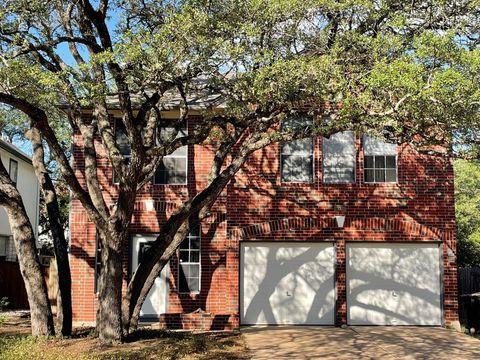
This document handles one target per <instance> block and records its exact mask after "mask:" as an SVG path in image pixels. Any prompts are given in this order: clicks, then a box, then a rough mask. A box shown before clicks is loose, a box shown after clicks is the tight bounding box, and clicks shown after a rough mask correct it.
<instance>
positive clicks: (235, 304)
mask: <svg viewBox="0 0 480 360" xmlns="http://www.w3.org/2000/svg"><path fill="white" fill-rule="evenodd" d="M194 121H195V118H194V117H193V118H191V119H190V120H189V123H190V124H191V123H193V122H194ZM75 144H76V146H74V164H75V167H76V169H77V171H79V173H80V172H81V170H82V165H83V161H82V155H81V152H80V149H79V146H78V145H80V144H81V138H80V136H78V135H76V137H75ZM356 147H357V165H356V182H355V183H352V184H324V183H323V182H322V146H321V139H320V138H317V139H316V141H315V150H314V182H313V183H310V184H288V183H282V182H281V180H280V168H279V145H278V144H276V145H272V146H270V147H268V148H266V149H263V150H260V151H258V152H256V153H255V154H254V155H253V156H252V157H251V159H250V160H249V161H248V163H247V164H246V165H245V166H244V168H243V169H242V170H241V171H240V172H239V174H238V175H237V176H236V178H235V180H234V181H232V182H231V183H230V184H229V185H228V187H227V188H226V189H225V191H224V192H223V193H222V195H221V196H220V198H219V199H218V201H217V202H216V205H215V207H214V209H213V211H212V215H211V216H210V217H209V218H208V219H206V220H205V221H204V222H203V224H202V240H201V241H202V258H201V265H202V279H201V291H200V293H199V294H192V295H188V294H178V292H177V290H176V281H175V279H176V271H177V270H176V269H177V266H176V264H177V263H176V261H177V260H176V259H172V261H171V266H170V268H171V273H170V279H169V296H168V313H167V314H165V315H162V317H161V322H162V324H163V325H164V326H166V327H172V328H206V329H224V328H226V329H232V328H236V327H238V326H239V247H240V242H241V241H245V240H248V241H252V240H263V241H265V240H268V241H282V240H288V241H311V242H316V241H335V244H336V254H337V255H336V256H337V263H336V293H337V303H336V312H337V314H336V323H337V325H341V324H344V323H346V311H347V307H346V273H345V266H346V263H345V246H346V243H347V242H349V241H392V242H393V241H435V242H441V243H442V244H443V285H444V289H443V290H444V295H443V311H444V320H445V324H446V325H449V324H451V323H453V322H455V321H456V320H458V316H457V283H456V278H457V275H456V274H457V267H456V264H455V262H454V261H453V262H451V261H449V258H448V256H447V250H448V249H449V248H450V249H451V250H452V251H453V252H455V251H456V250H455V217H454V190H453V169H452V166H451V164H450V162H449V160H448V159H444V158H439V157H433V156H426V155H420V154H418V153H417V152H416V151H415V150H413V149H412V148H411V147H409V146H406V145H404V146H399V147H398V183H396V184H366V183H364V181H363V152H362V149H361V141H360V139H358V138H357V141H356ZM98 151H99V162H98V163H99V176H100V181H101V183H102V186H103V187H104V189H105V192H106V193H108V195H107V196H108V197H110V198H112V199H114V198H115V194H116V191H117V189H116V186H115V185H112V171H111V168H110V167H109V166H108V161H107V159H106V158H105V154H104V153H103V152H102V149H101V147H99V148H98ZM212 156H213V155H212V150H211V149H209V148H208V147H201V146H191V147H190V148H189V150H188V179H189V181H188V185H153V184H149V185H147V186H146V187H145V189H144V190H143V191H142V192H141V193H140V194H139V196H138V199H137V201H136V204H135V213H134V216H133V220H132V226H131V233H132V234H149V233H152V234H153V233H155V232H157V231H158V230H159V225H161V224H162V222H164V221H165V217H166V216H168V215H169V213H170V212H171V211H172V210H173V209H175V207H176V206H177V204H179V203H180V202H181V201H182V200H185V199H187V198H188V197H190V196H192V195H194V194H195V193H196V192H197V191H199V190H201V189H202V188H203V186H204V185H205V183H206V177H207V174H208V172H209V169H210V164H211V161H212ZM147 201H150V204H152V201H153V205H154V206H153V209H154V210H150V211H147V209H149V208H150V209H151V207H150V206H149V207H147V205H146V204H147ZM336 215H344V216H345V218H346V220H345V225H344V227H343V228H342V229H339V228H337V227H336V225H335V222H334V216H336ZM70 216H71V219H70V229H71V267H72V277H73V279H72V283H73V312H74V320H76V321H78V322H93V321H94V319H95V293H94V279H95V276H94V274H95V244H96V239H95V226H94V225H93V224H92V223H91V222H90V221H89V220H88V218H87V215H86V214H85V212H84V210H83V209H82V207H81V205H80V203H79V202H78V201H76V200H74V201H73V202H72V206H71V215H70ZM129 256H130V254H129V246H128V244H126V246H125V269H126V271H125V279H127V278H128V259H129Z"/></svg>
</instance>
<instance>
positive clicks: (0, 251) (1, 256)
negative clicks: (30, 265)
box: [0, 235, 8, 260]
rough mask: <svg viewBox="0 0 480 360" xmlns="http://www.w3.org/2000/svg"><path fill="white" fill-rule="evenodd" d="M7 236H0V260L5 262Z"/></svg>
mask: <svg viewBox="0 0 480 360" xmlns="http://www.w3.org/2000/svg"><path fill="white" fill-rule="evenodd" d="M7 242H8V236H4V235H0V260H5V257H6V256H7Z"/></svg>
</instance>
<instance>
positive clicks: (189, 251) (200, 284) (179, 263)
mask: <svg viewBox="0 0 480 360" xmlns="http://www.w3.org/2000/svg"><path fill="white" fill-rule="evenodd" d="M197 238H198V240H199V242H198V243H199V247H198V250H197V249H193V250H192V249H191V239H197ZM187 239H188V249H181V248H180V247H179V248H178V253H177V257H178V263H177V279H176V280H177V291H178V293H179V294H199V293H200V291H201V290H202V230H201V226H200V225H198V236H195V235H192V234H191V232H189V233H188V235H187V237H186V238H185V239H184V240H183V241H185V240H187ZM183 241H182V242H183ZM181 252H188V261H181V260H180V258H181V257H180V253H181ZM192 252H198V262H190V254H191V253H192ZM182 265H198V290H197V291H182V290H181V289H180V267H181V266H182ZM185 280H187V277H185ZM187 284H188V281H187Z"/></svg>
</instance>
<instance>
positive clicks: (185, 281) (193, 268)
mask: <svg viewBox="0 0 480 360" xmlns="http://www.w3.org/2000/svg"><path fill="white" fill-rule="evenodd" d="M200 240H201V239H200V226H197V227H195V229H194V230H192V231H190V233H189V234H188V235H187V237H186V238H185V239H184V240H183V241H182V243H181V244H180V249H179V250H178V259H179V261H178V291H179V292H180V293H192V292H193V293H198V292H200V283H201V264H200V262H201V252H200V251H201V245H200Z"/></svg>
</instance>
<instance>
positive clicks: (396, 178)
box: [363, 154, 398, 184]
mask: <svg viewBox="0 0 480 360" xmlns="http://www.w3.org/2000/svg"><path fill="white" fill-rule="evenodd" d="M367 156H371V157H373V168H371V167H365V157H367ZM376 157H383V160H384V162H385V166H384V167H383V168H376V167H375V158H376ZM387 157H394V158H395V168H387ZM367 170H373V177H374V181H367V180H366V176H365V174H366V172H367ZM379 170H383V174H384V176H385V181H377V180H376V179H375V171H379ZM387 170H395V181H387ZM363 182H364V183H365V184H397V183H398V156H397V155H368V154H367V155H365V154H363Z"/></svg>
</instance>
